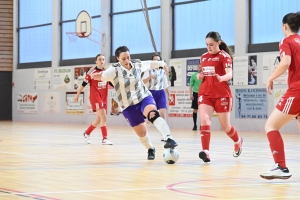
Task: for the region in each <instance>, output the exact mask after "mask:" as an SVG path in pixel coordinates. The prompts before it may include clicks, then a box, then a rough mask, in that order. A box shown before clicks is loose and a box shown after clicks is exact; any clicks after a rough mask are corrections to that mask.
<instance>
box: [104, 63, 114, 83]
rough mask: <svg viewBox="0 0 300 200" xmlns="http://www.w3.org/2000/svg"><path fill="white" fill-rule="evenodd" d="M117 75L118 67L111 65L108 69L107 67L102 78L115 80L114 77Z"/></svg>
mask: <svg viewBox="0 0 300 200" xmlns="http://www.w3.org/2000/svg"><path fill="white" fill-rule="evenodd" d="M115 77H116V69H115V67H113V66H110V67H109V68H108V69H106V70H105V71H104V72H103V73H102V77H101V80H102V81H110V82H111V81H113V80H114V78H115Z"/></svg>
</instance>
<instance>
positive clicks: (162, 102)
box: [150, 90, 167, 110]
mask: <svg viewBox="0 0 300 200" xmlns="http://www.w3.org/2000/svg"><path fill="white" fill-rule="evenodd" d="M150 92H151V93H152V96H153V98H154V101H155V103H156V105H157V110H159V109H161V108H167V99H166V93H165V90H150Z"/></svg>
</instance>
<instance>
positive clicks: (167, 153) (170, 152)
mask: <svg viewBox="0 0 300 200" xmlns="http://www.w3.org/2000/svg"><path fill="white" fill-rule="evenodd" d="M163 158H164V161H165V162H166V163H168V164H174V163H175V162H177V160H178V158H179V152H178V150H177V149H175V148H169V149H165V150H164V154H163Z"/></svg>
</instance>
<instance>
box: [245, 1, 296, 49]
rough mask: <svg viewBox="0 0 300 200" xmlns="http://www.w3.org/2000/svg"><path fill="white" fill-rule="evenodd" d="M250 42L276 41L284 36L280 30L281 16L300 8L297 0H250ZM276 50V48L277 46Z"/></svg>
mask: <svg viewBox="0 0 300 200" xmlns="http://www.w3.org/2000/svg"><path fill="white" fill-rule="evenodd" d="M251 7H252V8H251V41H250V43H251V44H259V43H270V42H276V43H278V42H279V41H280V40H281V39H282V38H283V37H284V36H283V34H282V31H281V22H282V18H283V17H284V16H285V15H286V14H288V13H291V12H297V11H299V10H300V2H299V0H289V1H286V0H277V1H276V3H275V2H274V1H273V0H264V1H261V0H252V2H251ZM277 50H278V48H277Z"/></svg>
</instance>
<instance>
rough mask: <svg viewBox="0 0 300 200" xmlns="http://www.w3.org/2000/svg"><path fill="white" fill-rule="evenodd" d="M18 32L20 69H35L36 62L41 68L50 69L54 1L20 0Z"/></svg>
mask: <svg viewBox="0 0 300 200" xmlns="http://www.w3.org/2000/svg"><path fill="white" fill-rule="evenodd" d="M18 30H19V44H18V45H19V63H18V68H29V67H30V66H33V67H34V65H33V64H32V63H35V62H38V63H39V64H38V65H39V67H43V66H48V67H50V66H51V62H50V61H51V59H52V1H51V0H43V1H40V0H31V1H25V0H19V27H18ZM47 61H48V62H47ZM41 62H43V63H44V64H41ZM45 62H46V63H45ZM25 63H26V64H25ZM24 64H25V65H24ZM28 64H29V65H28Z"/></svg>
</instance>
